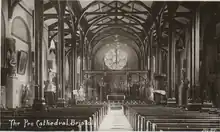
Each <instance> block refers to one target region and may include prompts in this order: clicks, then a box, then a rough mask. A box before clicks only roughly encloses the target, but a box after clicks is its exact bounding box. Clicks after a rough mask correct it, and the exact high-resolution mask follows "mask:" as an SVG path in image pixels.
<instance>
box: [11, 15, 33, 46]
mask: <svg viewBox="0 0 220 132" xmlns="http://www.w3.org/2000/svg"><path fill="white" fill-rule="evenodd" d="M11 33H12V35H13V36H15V37H16V38H18V39H20V40H22V41H24V42H25V43H27V44H29V43H30V42H31V34H30V31H29V29H28V26H27V24H26V23H25V21H24V19H23V18H21V17H20V16H17V17H15V18H14V20H13V22H12V29H11Z"/></svg>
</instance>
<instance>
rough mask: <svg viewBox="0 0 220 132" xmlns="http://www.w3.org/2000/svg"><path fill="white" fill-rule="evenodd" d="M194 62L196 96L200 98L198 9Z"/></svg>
mask: <svg viewBox="0 0 220 132" xmlns="http://www.w3.org/2000/svg"><path fill="white" fill-rule="evenodd" d="M194 52H195V56H194V61H195V63H194V64H195V66H194V67H195V69H194V70H195V86H196V87H195V88H196V89H195V92H196V93H195V94H196V97H197V98H198V97H199V91H200V87H199V71H200V70H199V69H200V9H199V8H198V9H197V10H196V12H195V45H194Z"/></svg>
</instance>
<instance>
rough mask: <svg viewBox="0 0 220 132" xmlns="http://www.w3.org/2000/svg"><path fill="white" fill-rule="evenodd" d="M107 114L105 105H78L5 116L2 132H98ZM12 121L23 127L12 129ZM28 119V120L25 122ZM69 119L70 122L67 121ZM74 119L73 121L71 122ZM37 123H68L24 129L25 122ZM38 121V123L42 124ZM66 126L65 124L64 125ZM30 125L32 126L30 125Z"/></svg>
mask: <svg viewBox="0 0 220 132" xmlns="http://www.w3.org/2000/svg"><path fill="white" fill-rule="evenodd" d="M106 114H107V106H103V105H79V106H78V105H76V106H74V107H73V108H53V109H49V110H48V111H44V112H36V111H29V112H19V113H17V115H11V116H10V115H3V116H2V117H1V120H2V122H1V123H2V125H1V130H45V131H46V130H74V131H77V130H81V131H85V130H89V131H92V130H97V128H98V125H99V124H100V123H101V120H102V118H104V115H106ZM10 119H16V121H20V122H21V124H22V125H21V126H19V127H16V128H13V129H10V122H9V120H10ZM24 119H26V120H24ZM67 119H68V120H67ZM71 119H72V120H71ZM27 120H28V121H29V122H34V123H36V121H37V120H40V121H46V120H50V121H52V122H56V121H57V120H58V121H57V122H68V124H67V123H66V124H67V125H63V126H62V125H60V126H59V125H52V126H51V127H50V126H49V125H47V127H42V128H38V127H37V126H36V124H34V126H29V127H28V126H26V128H25V129H24V126H23V124H24V122H25V121H27ZM73 120H74V121H75V123H76V122H80V123H81V124H82V123H83V124H82V125H81V127H80V125H78V124H74V123H73V122H74V121H73ZM40 121H38V123H39V122H40ZM63 124H64V123H63ZM29 125H30V124H29Z"/></svg>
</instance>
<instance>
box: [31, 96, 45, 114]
mask: <svg viewBox="0 0 220 132" xmlns="http://www.w3.org/2000/svg"><path fill="white" fill-rule="evenodd" d="M32 108H33V109H34V110H36V111H44V110H46V103H45V100H44V99H40V100H39V99H34V103H33V106H32Z"/></svg>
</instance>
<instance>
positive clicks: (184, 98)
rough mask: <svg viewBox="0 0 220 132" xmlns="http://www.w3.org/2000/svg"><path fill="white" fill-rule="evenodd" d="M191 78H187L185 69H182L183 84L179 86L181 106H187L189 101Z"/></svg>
mask: <svg viewBox="0 0 220 132" xmlns="http://www.w3.org/2000/svg"><path fill="white" fill-rule="evenodd" d="M188 85H189V80H188V79H187V78H186V71H185V69H182V70H181V84H180V86H179V92H178V94H179V96H178V97H179V99H178V104H179V106H181V107H186V105H187V103H188V88H189V86H188Z"/></svg>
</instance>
